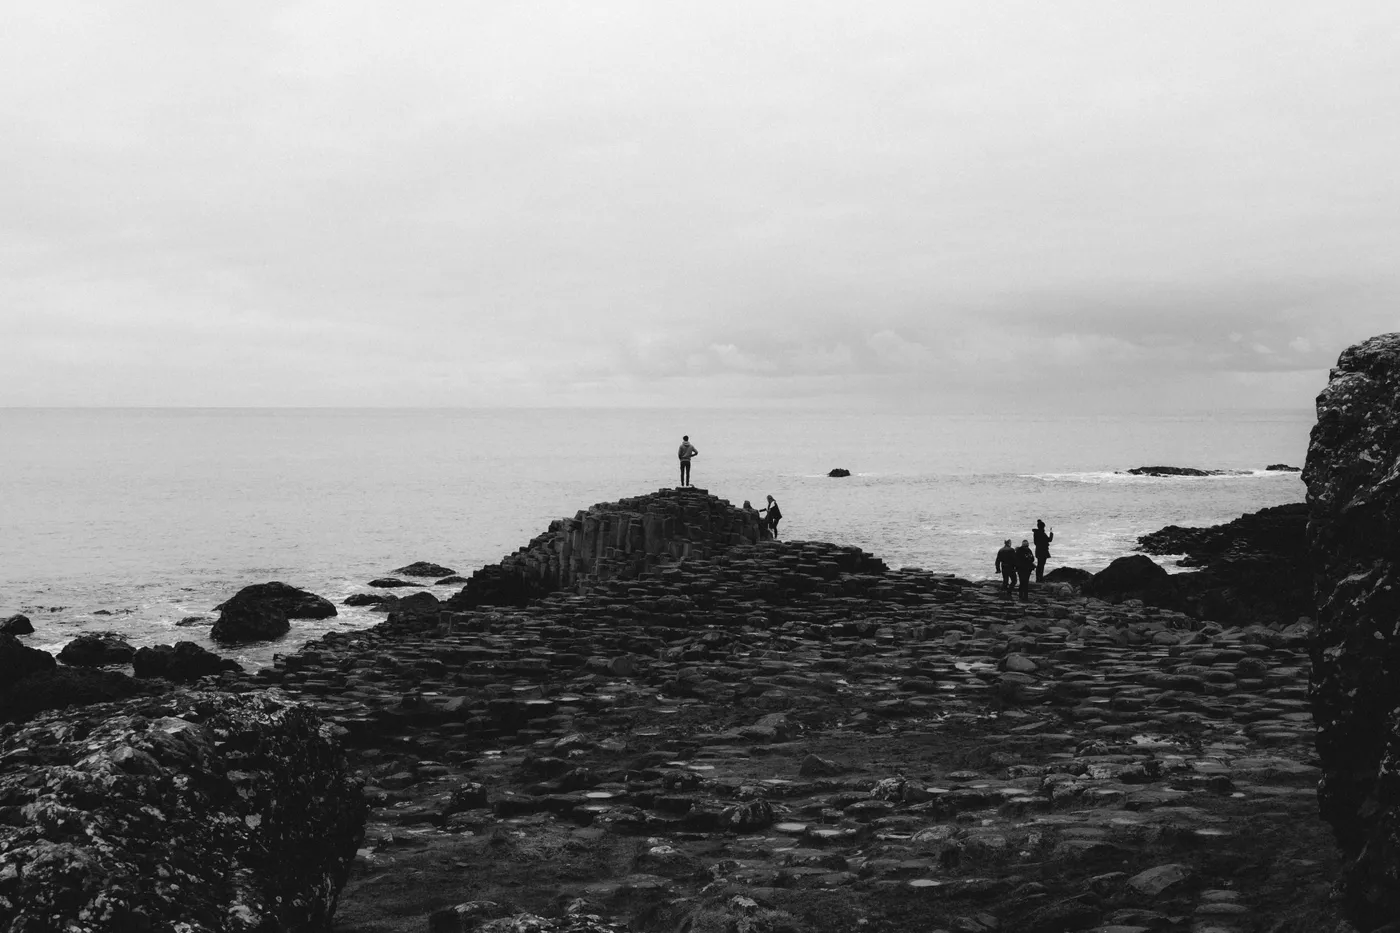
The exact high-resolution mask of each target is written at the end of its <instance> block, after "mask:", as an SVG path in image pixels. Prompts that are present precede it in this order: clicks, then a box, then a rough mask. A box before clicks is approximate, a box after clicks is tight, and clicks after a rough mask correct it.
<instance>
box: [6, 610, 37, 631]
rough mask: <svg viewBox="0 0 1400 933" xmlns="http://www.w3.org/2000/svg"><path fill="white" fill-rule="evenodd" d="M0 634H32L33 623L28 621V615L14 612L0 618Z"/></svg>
mask: <svg viewBox="0 0 1400 933" xmlns="http://www.w3.org/2000/svg"><path fill="white" fill-rule="evenodd" d="M0 634H4V635H32V634H34V623H32V622H30V621H29V616H27V615H23V614H22V613H15V614H14V615H12V616H10V617H9V618H7V619H0Z"/></svg>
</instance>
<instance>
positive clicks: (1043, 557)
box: [1031, 518, 1055, 583]
mask: <svg viewBox="0 0 1400 933" xmlns="http://www.w3.org/2000/svg"><path fill="white" fill-rule="evenodd" d="M1031 537H1033V538H1035V582H1036V583H1039V582H1040V578H1041V577H1043V576H1045V562H1046V561H1047V560H1049V559H1050V542H1051V541H1054V540H1055V532H1053V531H1050V532H1047V531H1046V530H1045V519H1043V518H1038V519H1036V521H1035V530H1034V531H1032V532H1031Z"/></svg>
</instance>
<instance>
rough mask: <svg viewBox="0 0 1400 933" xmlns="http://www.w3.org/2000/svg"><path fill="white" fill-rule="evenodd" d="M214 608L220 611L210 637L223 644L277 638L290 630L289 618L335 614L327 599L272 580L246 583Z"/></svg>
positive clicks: (307, 617) (310, 617)
mask: <svg viewBox="0 0 1400 933" xmlns="http://www.w3.org/2000/svg"><path fill="white" fill-rule="evenodd" d="M214 608H215V609H217V610H219V611H220V612H219V618H218V620H217V621H216V622H215V623H214V627H213V628H212V629H210V631H209V637H210V638H212V639H214V640H215V641H217V642H221V643H223V644H236V643H240V642H249V641H267V640H270V639H273V638H280V637H282V636H283V635H285V634H287V632H288V631H290V630H291V623H290V621H289V620H291V619H328V618H330V617H331V616H333V615H335V614H336V611H335V606H334V605H332V604H331V601H330V600H328V599H324V598H322V597H320V596H317V595H316V594H315V593H308V592H307V591H306V590H300V589H297V588H296V587H294V586H288V585H287V584H285V583H278V582H275V581H274V582H272V583H256V584H253V585H252V586H245V587H243V589H241V590H239V591H238V592H237V593H235V594H234V595H233V598H232V599H230V600H228V601H227V602H224V603H221V604H219V605H218V606H215V607H214Z"/></svg>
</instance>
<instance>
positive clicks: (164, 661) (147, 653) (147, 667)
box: [132, 641, 243, 684]
mask: <svg viewBox="0 0 1400 933" xmlns="http://www.w3.org/2000/svg"><path fill="white" fill-rule="evenodd" d="M132 666H133V667H134V668H135V672H136V676H137V677H164V678H165V679H166V680H170V681H174V682H176V683H186V684H187V683H193V682H194V681H196V680H198V679H199V678H201V677H204V676H205V675H208V674H220V673H223V672H224V671H234V672H239V673H241V672H242V671H243V668H242V667H241V666H239V664H238V662H237V661H232V660H230V659H228V658H221V657H219V656H218V655H217V654H215V653H214V652H212V651H206V650H205V649H203V648H201V647H200V646H199V645H196V644H195V643H194V642H192V641H178V642H176V643H175V644H173V645H155V646H152V647H149V648H141V649H138V650H137V652H136V657H135V658H133V659H132Z"/></svg>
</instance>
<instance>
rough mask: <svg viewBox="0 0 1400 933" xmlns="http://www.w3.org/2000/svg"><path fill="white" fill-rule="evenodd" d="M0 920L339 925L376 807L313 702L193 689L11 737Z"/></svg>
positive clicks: (78, 926)
mask: <svg viewBox="0 0 1400 933" xmlns="http://www.w3.org/2000/svg"><path fill="white" fill-rule="evenodd" d="M0 762H3V764H4V767H3V770H0V814H3V817H4V818H3V819H0V866H3V867H0V929H4V930H6V931H15V933H18V931H31V930H33V931H40V930H42V931H47V930H64V931H72V933H86V931H92V933H97V931H127V930H130V931H136V930H183V931H188V933H195V931H214V930H219V931H234V930H246V931H254V930H281V929H287V930H328V929H330V917H331V914H332V912H333V910H334V908H335V904H336V899H337V896H338V894H339V891H340V887H341V884H342V883H343V881H344V879H345V876H346V873H347V871H348V869H349V865H350V862H351V860H352V859H353V857H354V853H355V850H356V848H357V847H358V846H359V845H360V842H361V840H362V838H363V821H364V813H365V803H364V800H363V797H362V794H361V792H360V787H359V785H358V784H357V783H355V781H354V780H353V779H351V777H350V776H349V774H348V772H347V770H346V767H345V762H344V759H343V756H342V754H341V752H340V751H339V749H338V747H337V745H336V743H335V742H334V741H333V740H332V739H331V738H330V735H329V733H328V731H327V730H326V728H325V727H324V726H323V724H322V723H321V722H320V720H319V719H318V718H317V717H316V716H315V714H314V713H312V712H310V711H309V710H307V709H305V708H304V707H299V706H297V705H295V704H289V703H287V702H286V701H285V700H282V699H279V698H277V697H275V696H272V695H269V694H266V693H256V694H249V695H244V696H233V695H227V694H216V693H185V694H178V695H173V696H170V697H162V698H159V699H152V700H146V701H129V702H127V703H124V704H120V705H98V706H92V707H87V708H85V709H83V710H81V711H78V712H75V713H70V714H65V715H63V716H50V717H44V718H41V719H39V720H36V721H35V722H33V723H31V724H29V725H26V726H23V727H19V728H16V727H14V726H10V727H7V728H6V729H5V730H4V734H3V740H0Z"/></svg>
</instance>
